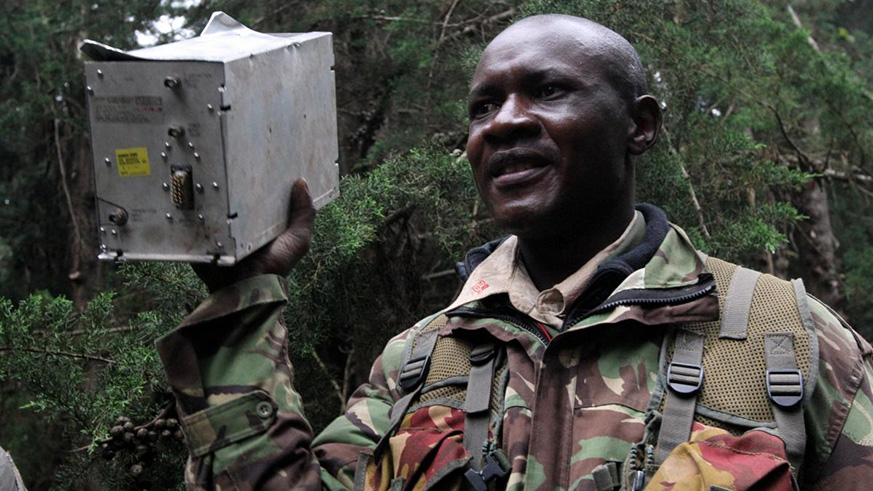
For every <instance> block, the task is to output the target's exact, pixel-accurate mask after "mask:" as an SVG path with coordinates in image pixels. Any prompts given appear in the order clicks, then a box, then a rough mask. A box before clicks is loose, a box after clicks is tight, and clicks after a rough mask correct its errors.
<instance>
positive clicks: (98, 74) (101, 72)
mask: <svg viewBox="0 0 873 491" xmlns="http://www.w3.org/2000/svg"><path fill="white" fill-rule="evenodd" d="M97 76H98V77H100V78H103V70H100V69H99V68H98V69H97Z"/></svg>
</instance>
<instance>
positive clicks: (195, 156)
mask: <svg viewBox="0 0 873 491" xmlns="http://www.w3.org/2000/svg"><path fill="white" fill-rule="evenodd" d="M194 158H195V159H197V160H200V154H199V153H197V152H194Z"/></svg>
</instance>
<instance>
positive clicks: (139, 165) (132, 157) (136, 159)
mask: <svg viewBox="0 0 873 491" xmlns="http://www.w3.org/2000/svg"><path fill="white" fill-rule="evenodd" d="M115 161H116V162H118V175H119V176H121V177H139V176H148V175H151V173H152V171H151V168H150V167H149V153H148V151H147V150H146V149H145V148H119V149H116V150H115Z"/></svg>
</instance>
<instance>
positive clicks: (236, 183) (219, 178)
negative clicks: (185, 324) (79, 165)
mask: <svg viewBox="0 0 873 491" xmlns="http://www.w3.org/2000/svg"><path fill="white" fill-rule="evenodd" d="M82 51H84V52H85V53H86V54H88V55H89V56H90V57H91V58H92V59H93V60H94V61H91V62H86V63H85V77H86V83H87V89H86V90H87V96H86V98H87V100H88V115H89V119H90V123H91V148H92V151H93V156H94V174H95V179H96V189H97V212H98V226H99V234H100V242H101V246H100V249H101V251H100V255H99V257H100V259H107V260H110V259H115V260H118V259H132V260H162V261H187V262H217V263H218V264H222V265H231V264H234V263H236V262H237V261H239V260H240V259H242V258H243V257H245V256H246V255H248V254H249V253H251V252H252V251H254V250H256V249H258V248H259V247H261V246H262V245H264V244H266V243H267V242H269V241H270V240H272V239H273V238H275V237H276V236H277V235H278V234H279V233H281V232H282V231H284V230H285V227H286V224H287V219H288V216H287V213H288V206H289V196H290V191H291V185H292V183H293V182H294V180H295V179H297V178H298V177H301V176H302V177H304V178H306V181H307V182H308V184H309V189H310V192H311V193H312V198H313V200H314V201H315V206H316V208H319V207H321V206H324V205H325V204H327V203H329V202H330V201H332V200H333V199H334V198H336V197H337V196H338V195H339V168H338V166H337V164H336V161H337V155H338V151H337V126H336V95H335V89H334V72H333V65H334V55H333V47H332V44H331V34H330V33H327V32H310V33H303V34H262V33H258V32H255V31H252V30H250V29H248V28H246V27H244V26H242V25H241V24H239V23H238V22H236V21H235V20H233V19H232V18H230V17H229V16H227V15H226V14H224V13H221V12H217V13H215V14H213V16H212V18H211V19H210V21H209V24H207V26H206V28H205V29H204V30H203V32H202V33H201V35H200V36H199V37H196V38H193V39H188V40H185V41H180V42H176V43H171V44H166V45H163V46H157V47H153V48H145V49H139V50H135V51H130V52H124V51H120V50H117V49H114V48H111V47H109V46H106V45H102V44H100V43H96V42H93V41H86V42H85V44H84V45H83V46H82Z"/></svg>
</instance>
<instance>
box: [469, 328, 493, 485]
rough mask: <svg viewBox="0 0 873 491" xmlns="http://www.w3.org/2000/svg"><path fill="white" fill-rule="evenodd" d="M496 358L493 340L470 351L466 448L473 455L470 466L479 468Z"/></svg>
mask: <svg viewBox="0 0 873 491" xmlns="http://www.w3.org/2000/svg"><path fill="white" fill-rule="evenodd" d="M496 359H497V350H496V349H495V347H494V343H484V344H480V345H478V346H475V347H474V348H473V349H472V350H471V351H470V365H471V368H470V378H469V381H468V382H467V395H466V396H465V399H464V414H465V416H464V448H465V449H466V450H467V451H468V452H470V454H471V455H472V456H473V459H472V460H471V461H470V466H471V467H472V468H473V469H474V470H477V471H478V470H480V469H481V468H482V456H483V454H484V451H483V449H482V446H483V444H484V443H485V441H486V440H488V426H489V423H490V419H491V418H490V416H491V414H490V413H491V411H490V409H491V385H492V382H493V380H494V361H495V360H496Z"/></svg>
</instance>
